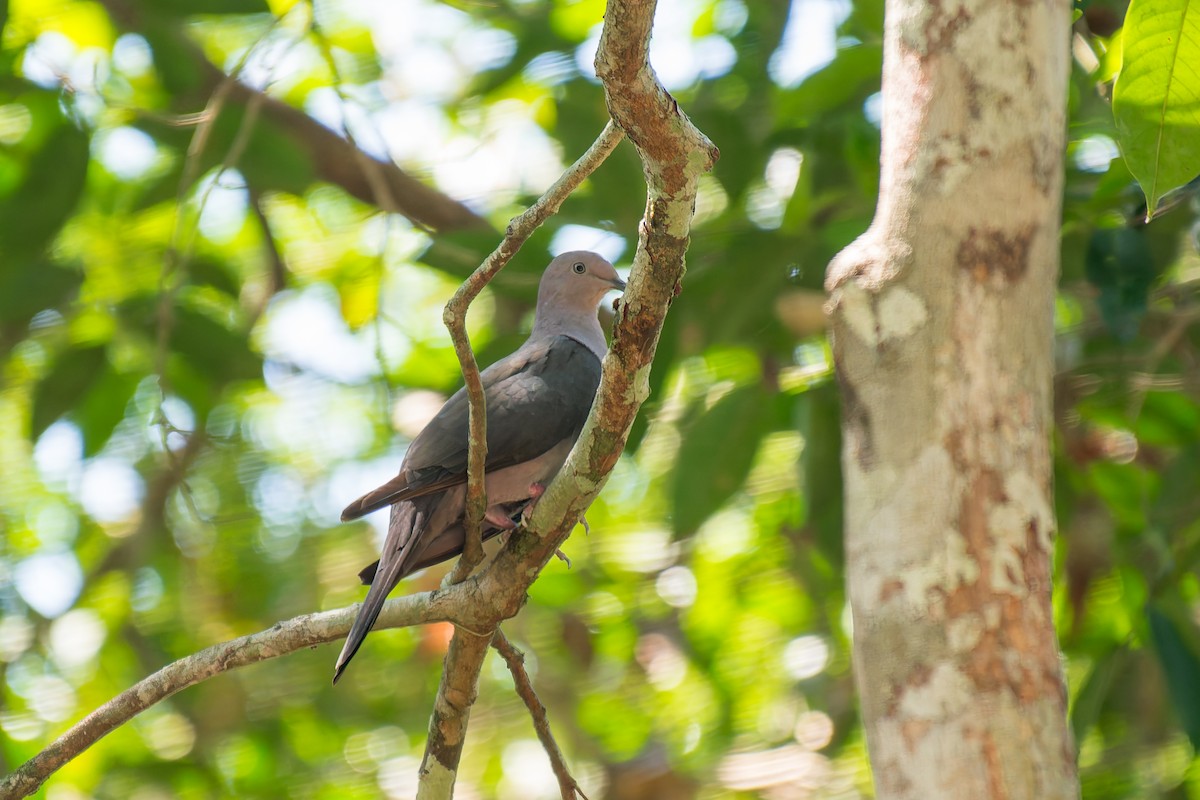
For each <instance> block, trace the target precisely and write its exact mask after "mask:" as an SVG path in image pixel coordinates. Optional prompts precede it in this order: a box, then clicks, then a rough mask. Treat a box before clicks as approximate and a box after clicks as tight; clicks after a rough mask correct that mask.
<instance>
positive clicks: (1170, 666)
mask: <svg viewBox="0 0 1200 800" xmlns="http://www.w3.org/2000/svg"><path fill="white" fill-rule="evenodd" d="M1171 605H1173V606H1176V607H1170V606H1168V605H1167V603H1166V601H1161V602H1159V603H1156V604H1155V605H1152V606H1150V607H1149V608H1148V609H1147V615H1148V617H1149V623H1150V635H1151V637H1152V638H1153V640H1154V648H1155V650H1157V651H1158V659H1159V663H1161V664H1162V668H1163V672H1164V673H1165V674H1166V676H1167V688H1168V689H1170V692H1171V699H1172V701H1173V705H1174V707H1175V711H1176V713H1177V714H1178V715H1179V721H1180V722H1181V723H1182V725H1183V730H1184V732H1185V733H1187V735H1188V738H1189V739H1191V741H1192V747H1193V748H1200V646H1198V643H1200V631H1198V630H1197V629H1196V624H1195V623H1194V622H1192V620H1191V616H1190V614H1189V613H1188V610H1187V608H1186V605H1185V604H1184V603H1183V601H1179V602H1178V603H1174V604H1171Z"/></svg>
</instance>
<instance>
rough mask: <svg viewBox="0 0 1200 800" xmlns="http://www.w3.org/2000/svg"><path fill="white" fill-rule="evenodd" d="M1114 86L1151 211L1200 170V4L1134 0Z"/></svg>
mask: <svg viewBox="0 0 1200 800" xmlns="http://www.w3.org/2000/svg"><path fill="white" fill-rule="evenodd" d="M1122 39H1123V47H1124V60H1123V64H1122V66H1121V74H1120V75H1119V76H1118V77H1117V82H1116V86H1115V87H1114V88H1113V115H1114V116H1115V118H1116V123H1117V135H1118V137H1119V140H1120V143H1121V152H1122V153H1124V154H1125V160H1126V161H1127V162H1128V164H1129V170H1130V172H1132V173H1133V175H1134V177H1136V178H1137V181H1138V183H1139V184H1141V187H1142V191H1143V192H1145V194H1146V205H1147V213H1146V218H1147V219H1149V218H1150V217H1153V216H1154V213H1155V211H1156V209H1157V208H1158V204H1159V200H1161V199H1162V197H1163V195H1165V194H1166V193H1167V192H1169V191H1171V190H1173V189H1177V188H1179V187H1180V186H1183V185H1184V184H1185V183H1187V182H1188V181H1190V180H1191V179H1192V178H1195V177H1196V176H1197V175H1200V70H1198V69H1197V65H1200V4H1196V3H1191V2H1189V0H1133V2H1132V3H1130V4H1129V13H1128V15H1127V16H1126V17H1125V28H1124V31H1123V33H1122Z"/></svg>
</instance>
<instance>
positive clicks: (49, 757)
mask: <svg viewBox="0 0 1200 800" xmlns="http://www.w3.org/2000/svg"><path fill="white" fill-rule="evenodd" d="M467 602H473V601H472V600H470V598H468V597H466V596H465V593H464V592H461V591H460V592H440V591H435V592H422V593H420V594H414V595H409V596H407V597H398V598H395V599H393V600H389V601H388V602H387V604H386V605H384V607H383V611H382V612H381V613H380V615H379V621H378V622H376V623H375V629H376V630H382V629H384V628H403V627H407V626H411V625H420V624H422V623H426V622H442V621H446V620H450V619H454V618H455V617H457V616H458V614H459V613H460V609H461V607H462V606H463V605H464V604H465V603H467ZM357 611H358V607H357V606H349V607H347V608H339V609H337V610H335V611H322V612H319V613H316V614H305V615H304V616H300V617H293V618H292V619H289V620H286V621H284V622H277V623H276V624H275V625H273V626H272V627H271V628H269V629H268V630H265V631H259V632H258V633H253V634H250V635H249V636H242V637H240V638H238V639H233V640H231V641H228V642H222V643H221V644H216V645H213V646H212V647H209V648H206V649H204V650H201V651H200V652H198V653H193V654H192V655H190V656H187V657H185V658H181V659H179V660H178V661H175V662H173V663H171V664H168V665H167V666H165V667H163V668H162V669H160V670H159V671H158V672H156V673H154V674H153V675H151V676H149V677H148V678H146V679H144V680H142V681H140V682H138V683H136V684H134V686H133V687H131V688H129V689H127V690H125V691H124V692H122V693H121V694H119V695H117V696H116V697H114V698H113V699H112V700H109V701H108V702H107V703H105V704H104V705H102V706H100V708H98V709H96V710H95V711H93V712H92V713H90V714H88V715H87V716H86V717H84V718H83V719H82V720H80V721H79V722H77V723H75V724H74V725H73V726H71V728H70V729H69V730H68V731H67V732H66V733H64V734H63V735H62V736H60V737H58V738H57V739H56V740H54V742H52V743H51V744H50V745H49V746H48V747H47V748H46V749H44V750H42V752H40V753H38V754H37V755H36V756H34V757H33V758H31V759H29V761H27V762H25V763H24V764H22V765H21V766H20V767H18V768H17V769H16V770H15V771H13V772H12V773H10V774H8V775H5V776H4V777H3V778H0V797H3V798H5V799H6V800H15V798H18V797H26V796H28V795H31V794H33V793H34V792H36V791H37V790H38V788H39V787H40V786H41V785H42V784H43V783H45V781H46V779H47V778H49V777H50V776H51V775H52V774H54V773H55V772H56V771H58V770H59V769H61V768H62V766H63V765H64V764H66V763H67V762H69V761H71V760H72V759H74V758H75V757H76V756H78V755H79V754H80V753H82V752H83V751H85V750H87V749H88V748H89V747H91V746H92V745H93V744H95V743H96V742H98V741H99V740H100V739H101V738H103V737H104V736H106V735H107V734H109V733H111V732H112V731H114V730H116V729H117V728H119V727H120V726H122V725H124V724H125V723H126V722H129V721H130V720H131V719H133V718H134V717H136V716H137V715H138V714H140V713H142V712H143V711H145V710H146V709H148V708H150V707H152V706H154V705H156V704H158V703H160V702H162V701H163V700H166V699H167V698H168V697H170V696H171V695H173V694H176V693H177V692H180V691H182V690H183V689H186V688H188V687H189V686H195V685H196V684H198V683H201V682H203V681H206V680H208V679H209V678H212V677H215V676H217V675H220V674H221V673H224V672H228V671H229V670H231V669H236V668H238V667H244V666H246V665H248V664H257V663H258V662H260V661H266V660H268V659H272V658H278V657H279V656H284V655H288V654H289V653H294V652H295V651H297V650H303V649H305V648H310V647H314V646H316V645H319V644H324V643H326V642H333V641H337V640H339V639H342V638H344V637H345V636H346V634H347V633H348V632H349V631H350V624H351V622H353V621H354V616H355V613H356V612H357Z"/></svg>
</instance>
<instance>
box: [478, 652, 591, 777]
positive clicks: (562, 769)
mask: <svg viewBox="0 0 1200 800" xmlns="http://www.w3.org/2000/svg"><path fill="white" fill-rule="evenodd" d="M492 647H494V648H496V652H497V653H499V654H500V655H502V656H504V661H505V663H507V664H508V671H509V672H511V673H512V677H513V685H514V686H515V687H516V689H517V696H518V697H520V698H521V700H523V701H524V702H525V707H526V708H528V709H529V716H531V717H532V718H533V729H534V731H535V732H537V737H538V741H540V742H541V743H542V749H544V750H545V751H546V755H547V756H548V757H549V758H550V768H551V769H552V770H554V777H555V778H557V779H558V792H559V795H561V797H562V800H579V798H583V800H588V796H587V795H586V794H584V793H583V789H581V788H579V783H578V782H577V781H576V780H575V778H573V777H572V776H571V770H570V769H568V768H567V760H566V759H565V758H563V754H562V750H560V749H559V748H558V742H556V741H555V740H554V734H553V733H551V732H550V720H549V719H548V718H547V717H546V706H544V705H543V704H542V700H541V698H539V697H538V696H537V692H536V691H534V689H533V681H532V680H530V679H529V672H528V671H527V670H526V669H525V654H524V653H522V652H521V651H520V650H518V649H517V648H516V647H515V646H513V643H512V642H510V641H509V640H508V637H506V636H505V635H504V631H502V630H497V631H496V636H495V638H493V639H492Z"/></svg>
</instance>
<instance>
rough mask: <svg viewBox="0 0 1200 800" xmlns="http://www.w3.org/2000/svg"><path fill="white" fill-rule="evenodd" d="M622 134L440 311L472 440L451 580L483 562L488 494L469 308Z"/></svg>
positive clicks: (548, 197) (539, 205)
mask: <svg viewBox="0 0 1200 800" xmlns="http://www.w3.org/2000/svg"><path fill="white" fill-rule="evenodd" d="M622 138H624V134H623V133H622V132H621V130H620V129H619V128H617V127H616V126H615V125H614V124H613V123H612V122H609V123H608V124H607V125H605V126H604V130H602V131H601V132H600V135H599V136H598V137H597V138H596V141H595V142H593V143H592V146H591V147H589V148H588V149H587V152H585V153H584V154H583V155H582V156H580V157H579V160H577V161H576V162H575V163H574V164H572V165H571V166H570V167H569V168H567V170H566V171H565V172H564V173H563V174H562V175H561V176H559V178H558V180H556V181H555V182H554V184H553V185H551V187H550V188H549V189H547V190H546V192H545V194H543V195H542V196H541V197H539V198H538V200H537V202H535V203H534V204H533V205H531V206H530V207H529V208H528V209H526V210H525V212H524V213H522V214H521V215H520V216H518V217H516V218H514V219H513V220H512V221H511V222H509V223H508V228H507V229H506V230H505V232H504V239H503V240H501V242H500V245H499V246H498V247H497V248H496V249H495V250H493V251H492V253H491V255H489V256H488V257H487V259H486V260H485V261H484V262H483V263H482V264H481V265H479V268H478V269H476V270H475V272H473V273H472V274H471V276H470V277H469V278H467V280H466V281H464V282H463V284H462V286H460V287H459V288H458V291H456V292H455V293H454V296H453V297H452V298H450V302H448V303H446V310H445V312H444V313H443V314H442V321H443V322H444V323H445V324H446V328H447V329H448V330H449V331H450V338H451V340H452V341H453V342H454V353H455V355H457V356H458V363H459V365H460V367H461V368H462V373H463V380H464V382H465V383H466V388H467V400H468V402H469V408H470V416H469V420H470V421H469V425H470V434H469V435H470V442H469V450H468V454H467V500H466V504H467V511H466V522H467V526H466V527H467V538H466V544H465V547H464V549H463V554H462V557H461V558H459V560H458V563H457V564H456V565H455V567H454V571H453V572H452V573H450V576H449V578H448V579H447V580H448V581H449V582H450V583H458V582H459V581H461V580H463V579H464V578H465V577H466V576H467V575H469V574H471V571H472V570H474V569H475V567H477V566H478V565H479V562H480V561H482V560H483V544H482V540H481V537H480V530H481V525H482V520H483V514H484V511H486V510H487V498H486V496H485V494H484V485H483V465H484V463H485V462H486V461H487V410H486V408H485V403H484V397H483V383H482V381H481V380H480V378H479V365H478V364H477V363H476V362H475V352H474V351H473V350H472V349H471V341H470V339H469V338H468V337H467V309H468V308H469V307H470V305H471V303H473V302H474V301H475V298H476V297H478V296H479V293H480V292H482V291H483V287H485V286H487V285H488V283H489V282H490V281H491V280H492V278H494V277H496V274H497V273H499V272H500V270H501V269H503V268H504V266H505V265H506V264H507V263H508V262H509V261H510V260H511V259H512V257H513V256H514V255H516V254H517V251H518V250H520V249H521V245H523V244H525V241H526V240H527V239H529V237H530V236H531V235H533V232H534V231H536V230H537V229H538V227H539V226H541V224H542V223H543V222H545V221H546V220H547V219H549V218H550V217H551V216H553V215H554V214H556V213H558V209H559V208H561V207H562V204H563V201H564V200H566V199H567V197H568V196H570V194H571V192H573V191H575V189H576V188H577V187H578V186H579V184H581V183H583V181H584V180H585V179H586V178H587V177H588V176H589V175H591V174H592V173H593V172H595V171H596V168H597V167H599V166H600V165H601V164H602V163H604V159H606V158H608V156H609V154H610V153H612V151H613V150H614V149H615V148H616V146H617V145H618V144H619V143H620V141H621V139H622Z"/></svg>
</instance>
